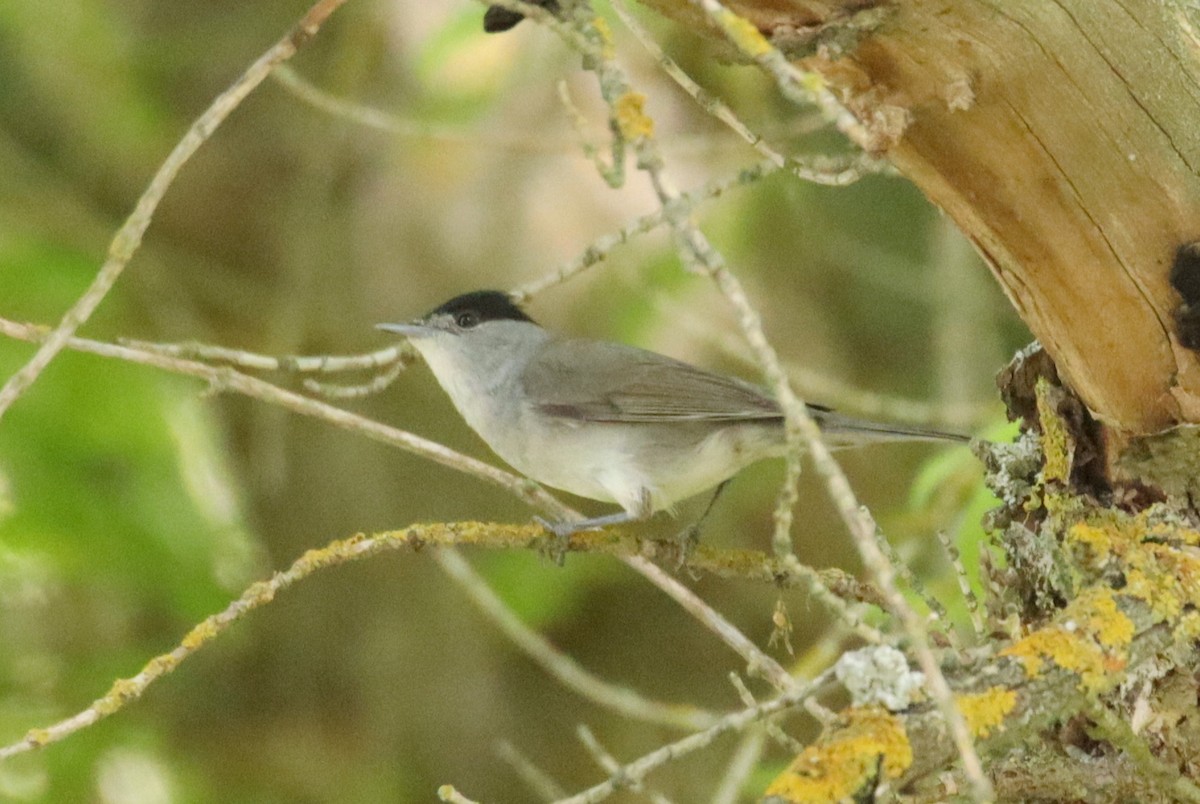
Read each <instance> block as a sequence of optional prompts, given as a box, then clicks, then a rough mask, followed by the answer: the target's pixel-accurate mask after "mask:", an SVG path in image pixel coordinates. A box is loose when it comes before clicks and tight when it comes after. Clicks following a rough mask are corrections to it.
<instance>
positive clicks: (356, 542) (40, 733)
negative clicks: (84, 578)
mask: <svg viewBox="0 0 1200 804" xmlns="http://www.w3.org/2000/svg"><path fill="white" fill-rule="evenodd" d="M538 535H539V529H538V528H536V527H534V526H525V527H513V526H510V527H506V528H505V527H497V528H492V527H491V526H489V525H484V524H480V523H460V524H453V525H447V524H434V525H413V526H411V527H409V528H408V529H406V530H404V531H389V532H386V533H380V534H376V535H373V536H364V535H362V534H358V535H356V536H352V537H350V538H349V539H343V540H341V541H336V542H333V543H332V544H330V545H328V546H327V547H324V548H320V549H315V550H309V551H308V552H306V553H305V554H304V555H303V556H301V557H300V558H299V559H297V560H296V561H295V562H294V563H293V564H292V565H291V566H290V567H288V569H286V570H284V571H282V572H276V573H275V574H274V575H272V576H271V577H270V578H269V579H268V580H266V581H259V582H257V583H254V584H251V586H250V587H249V588H247V589H246V591H245V592H243V593H242V594H241V596H240V597H238V598H237V600H234V601H233V602H232V603H230V604H229V605H228V606H227V607H226V608H225V609H224V610H223V611H221V612H220V613H218V614H214V615H212V616H210V617H208V618H207V619H205V620H204V621H203V622H201V623H200V624H199V625H197V626H196V627H195V628H193V629H192V630H191V631H190V632H189V633H188V634H187V636H185V637H184V638H183V640H182V641H181V642H180V643H179V645H177V646H176V647H175V648H174V649H173V650H171V651H169V652H168V653H164V654H162V655H160V656H156V657H154V658H153V659H151V660H150V661H149V662H147V663H146V665H145V667H143V668H142V670H141V671H140V672H138V673H137V674H136V675H134V676H132V677H131V678H123V679H118V680H117V681H116V682H114V683H113V685H112V687H111V688H110V689H109V691H108V692H107V693H105V694H104V695H103V696H101V697H100V698H97V699H96V700H95V701H93V702H92V704H91V705H90V706H88V707H87V708H86V709H84V710H83V711H81V712H79V713H78V714H76V715H73V716H72V717H69V718H67V719H65V720H61V721H59V722H58V723H55V724H54V725H52V726H49V727H46V728H40V729H32V730H30V731H29V733H28V734H26V735H25V737H24V739H22V740H20V741H18V742H16V743H13V744H12V745H8V746H5V747H3V748H0V761H2V760H5V759H7V758H9V757H11V756H14V755H16V754H21V753H25V752H27V751H31V750H33V749H35V748H41V747H42V746H45V745H48V744H50V743H54V742H58V741H59V740H62V739H63V738H65V737H68V736H70V735H71V734H74V733H75V732H77V731H79V730H80V729H83V728H85V727H87V726H90V725H92V724H93V723H95V722H97V721H98V720H101V719H102V718H105V717H107V716H108V715H111V714H113V713H114V712H116V711H118V710H119V709H121V708H123V707H124V706H125V705H127V704H129V703H131V702H133V701H136V700H138V699H139V698H141V696H142V694H143V693H144V692H145V691H146V689H147V688H148V687H149V686H150V685H151V684H153V683H154V682H155V681H157V680H158V679H159V678H161V677H162V676H164V675H166V674H167V673H170V672H171V671H172V670H174V669H175V668H176V667H178V666H179V663H180V662H182V661H183V660H184V659H186V658H188V657H189V656H191V655H192V654H193V653H195V652H196V651H198V650H200V649H201V648H203V647H204V646H205V645H207V644H208V643H210V642H211V641H213V640H214V639H216V638H217V637H218V636H220V635H221V634H222V633H224V632H225V631H226V630H227V629H228V628H229V627H230V626H231V625H233V624H234V623H235V622H237V621H238V620H240V619H241V618H243V617H245V616H246V615H247V614H249V613H250V612H251V611H254V610H255V609H257V608H259V607H261V606H265V605H266V604H268V603H270V602H271V601H272V600H273V599H274V598H275V596H276V595H277V594H279V593H280V592H282V591H284V590H285V589H287V588H289V587H291V586H292V585H293V584H295V583H297V582H299V581H301V580H303V579H304V578H307V577H308V576H309V575H312V574H313V573H314V572H317V571H319V570H323V569H326V568H328V567H334V566H338V565H341V564H345V563H348V562H350V561H357V560H359V559H362V558H366V557H368V556H372V555H375V554H377V553H382V552H386V551H391V550H399V549H409V550H417V549H420V548H422V547H425V546H427V545H439V544H440V545H453V544H470V543H489V544H492V545H494V546H499V545H506V546H508V547H525V546H527V545H528V544H529V543H530V541H532V540H534V539H536V538H537V536H538Z"/></svg>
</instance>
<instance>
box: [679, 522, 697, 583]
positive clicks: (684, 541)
mask: <svg viewBox="0 0 1200 804" xmlns="http://www.w3.org/2000/svg"><path fill="white" fill-rule="evenodd" d="M674 542H675V549H676V550H678V551H679V560H678V561H676V562H675V571H676V572H679V571H680V570H681V569H683V568H684V567H686V566H687V563H688V560H689V559H691V557H692V553H694V552H695V551H696V548H697V547H698V546H699V545H700V523H699V522H693V523H692V524H690V525H688V526H687V527H686V528H684V529H683V530H681V531H679V533H677V534H675V539H674Z"/></svg>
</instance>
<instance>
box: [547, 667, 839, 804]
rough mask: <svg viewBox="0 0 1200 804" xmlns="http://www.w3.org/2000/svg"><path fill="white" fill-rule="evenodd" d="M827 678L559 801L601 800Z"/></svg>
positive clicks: (790, 702) (785, 705)
mask: <svg viewBox="0 0 1200 804" xmlns="http://www.w3.org/2000/svg"><path fill="white" fill-rule="evenodd" d="M825 679H826V674H824V673H823V674H821V675H820V676H818V677H817V678H815V679H813V680H812V681H810V682H808V683H807V684H804V685H803V686H797V687H795V688H794V689H793V690H792V691H791V692H787V693H785V694H783V695H780V696H779V697H777V698H773V699H771V700H769V701H767V702H765V703H762V704H759V705H758V706H754V707H750V708H747V709H743V710H741V711H739V712H734V713H733V714H731V715H727V716H726V717H724V718H722V719H721V721H720V722H719V723H717V724H715V725H713V726H711V727H710V728H708V729H705V730H704V731H702V732H699V733H697V734H693V735H690V736H688V737H684V738H683V739H682V740H676V741H675V742H673V743H670V744H669V745H665V746H663V747H661V748H658V749H656V750H654V751H651V752H650V753H649V754H646V755H645V756H643V757H641V758H640V759H637V760H635V761H633V762H630V763H628V764H627V765H623V766H621V768H620V770H619V772H618V773H616V774H614V775H613V776H611V777H609V778H608V779H607V780H605V781H603V782H601V783H600V784H598V785H595V786H594V787H590V788H588V789H587V790H584V791H583V792H581V793H577V794H576V795H573V796H570V797H569V798H564V799H560V800H559V801H558V802H557V804H595V803H596V802H598V801H602V800H604V799H605V798H607V797H608V796H611V795H612V794H613V793H614V792H616V791H617V790H618V789H619V788H620V787H621V786H622V785H628V784H629V783H630V782H631V781H640V780H641V779H643V778H645V776H646V775H647V774H649V773H650V772H651V771H653V770H655V769H657V768H659V767H662V766H663V765H665V764H666V763H668V762H670V761H672V760H674V759H677V758H679V757H681V756H683V755H685V754H690V753H692V752H693V751H698V750H699V749H701V748H704V747H706V746H709V745H712V743H713V742H714V741H715V740H716V739H717V738H718V737H720V736H722V735H723V734H728V733H729V732H736V731H743V730H745V729H746V727H747V726H750V725H751V724H753V723H757V722H758V721H760V720H762V719H763V718H767V717H770V716H771V715H774V714H777V713H779V712H783V711H785V710H787V709H790V708H791V707H793V706H795V705H796V704H797V703H799V702H800V701H801V700H803V699H804V698H805V697H806V696H808V695H809V694H810V693H811V692H812V690H813V689H816V688H817V687H819V686H820V685H821V684H824V683H825Z"/></svg>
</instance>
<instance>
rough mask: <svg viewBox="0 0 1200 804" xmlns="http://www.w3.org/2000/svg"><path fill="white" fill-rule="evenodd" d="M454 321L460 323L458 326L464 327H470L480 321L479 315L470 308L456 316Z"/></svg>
mask: <svg viewBox="0 0 1200 804" xmlns="http://www.w3.org/2000/svg"><path fill="white" fill-rule="evenodd" d="M454 323H455V324H458V326H459V327H460V328H462V329H470V328H471V327H473V326H475V325H476V324H478V323H479V316H477V315H476V314H475V313H473V312H471V311H470V310H468V311H466V312H464V313H459V314H458V315H457V316H455V317H454Z"/></svg>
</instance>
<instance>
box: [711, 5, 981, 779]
mask: <svg viewBox="0 0 1200 804" xmlns="http://www.w3.org/2000/svg"><path fill="white" fill-rule="evenodd" d="M692 2H693V4H694V5H697V6H698V7H699V8H700V9H701V10H703V11H704V12H705V14H706V16H707V17H708V18H709V19H710V20H711V21H712V22H714V23H715V24H716V25H717V26H718V27H719V28H720V29H721V30H722V31H723V32H724V33H725V35H726V37H727V38H728V39H729V41H730V42H731V43H733V44H734V45H735V46H736V47H738V48H739V49H741V50H742V52H743V53H745V54H746V55H748V56H750V57H751V58H753V59H754V60H755V61H756V62H757V63H758V64H759V65H760V66H762V67H763V68H764V69H766V70H767V71H768V72H770V73H771V74H772V75H773V76H774V77H775V79H776V83H777V85H778V86H779V87H780V89H781V91H783V93H784V95H785V96H786V97H788V98H789V99H790V100H794V101H798V102H811V101H815V102H816V103H817V105H818V106H819V107H821V108H822V109H823V110H824V111H825V112H826V113H827V114H828V115H829V116H830V118H831V119H832V120H834V121H835V122H836V123H837V125H838V127H839V128H840V129H841V130H842V131H843V132H844V133H846V135H847V136H849V137H850V138H851V139H852V140H854V141H855V142H857V143H859V144H860V145H862V146H863V147H864V148H866V149H868V150H869V142H868V140H869V134H868V133H867V132H866V130H865V129H864V128H863V126H862V125H861V124H860V123H858V122H857V121H856V120H854V119H853V117H852V116H851V115H849V113H848V112H847V111H846V110H845V108H844V107H842V106H841V104H840V103H839V102H838V101H837V100H836V98H834V97H833V95H832V94H831V93H830V92H829V90H828V89H827V88H826V87H825V85H824V80H823V79H822V78H821V77H820V76H819V75H816V74H815V73H811V74H810V73H803V72H802V71H800V70H799V69H798V68H796V67H795V66H794V65H792V64H791V63H790V62H789V61H788V60H787V59H786V58H784V56H783V54H782V53H780V52H779V51H778V50H777V49H776V48H774V47H773V46H772V45H771V44H770V42H768V41H767V40H766V39H765V38H764V37H763V36H762V35H761V34H760V33H759V32H758V30H757V29H756V28H755V27H754V26H753V25H752V24H751V23H749V22H748V21H747V20H745V19H744V18H742V17H740V16H738V15H737V14H736V13H734V12H733V11H730V10H729V9H728V8H726V7H725V6H723V5H722V4H721V2H720V0H692ZM696 254H697V256H698V257H700V256H701V254H702V252H700V251H696ZM709 268H710V270H711V272H712V274H713V276H714V278H715V279H716V280H717V282H718V284H719V285H720V286H721V287H722V290H723V291H724V292H725V294H726V296H727V297H728V298H729V299H730V300H731V301H732V302H733V303H734V305H735V307H736V308H737V309H738V311H739V314H740V315H741V318H742V321H743V330H744V331H745V332H746V335H747V339H748V340H749V341H750V343H751V346H752V347H754V349H755V352H756V355H757V356H758V358H759V361H760V363H761V364H762V365H763V366H764V369H765V370H766V373H767V376H768V378H769V379H770V380H771V381H772V383H771V384H772V388H773V390H775V391H776V393H777V395H778V396H779V403H780V406H781V407H782V408H783V410H784V413H785V416H786V419H787V429H788V432H789V440H788V443H789V447H790V448H794V447H795V446H796V445H797V442H798V441H799V439H798V438H796V437H795V436H796V435H802V436H803V440H804V441H805V442H807V446H808V450H809V452H810V454H811V455H812V457H813V462H814V464H815V465H816V467H817V471H818V473H819V474H820V475H821V476H822V478H823V479H824V480H825V484H826V486H827V488H828V489H829V493H830V496H831V498H832V499H833V502H834V505H835V506H836V507H837V509H838V513H839V514H840V515H841V518H842V520H843V521H844V522H845V523H846V526H847V529H848V530H849V531H850V535H851V536H852V537H853V539H854V543H855V546H856V547H857V548H858V552H859V555H860V556H861V557H862V560H863V563H864V564H865V565H866V567H867V570H868V571H869V572H870V573H871V577H872V579H873V580H874V581H875V583H876V584H877V585H878V586H879V589H880V591H881V592H883V594H884V596H885V597H886V599H887V601H888V609H889V610H890V611H891V612H892V613H893V614H894V615H895V616H896V617H898V618H899V620H900V622H901V625H902V626H903V628H904V631H905V633H907V634H908V636H909V639H910V640H911V642H912V650H913V653H914V654H915V655H916V659H917V662H918V664H920V666H921V669H922V670H923V671H924V673H925V678H926V680H927V683H928V685H929V690H930V693H931V694H932V696H933V699H934V701H935V702H936V703H937V705H938V709H939V710H940V711H941V713H942V716H943V717H944V718H945V719H946V722H947V724H948V725H949V727H950V734H951V737H952V738H953V741H954V744H955V747H956V748H957V749H958V753H959V756H960V757H961V758H962V761H963V770H964V771H965V773H966V775H967V779H968V780H969V781H970V783H971V792H972V796H973V798H975V800H977V801H990V800H992V799H993V798H994V793H993V791H992V786H991V783H990V782H989V781H988V779H987V777H986V776H985V775H984V773H983V764H982V762H981V761H980V759H979V754H978V752H977V751H976V750H975V743H974V740H973V739H972V737H971V732H970V730H969V729H968V727H967V722H966V719H965V718H964V717H963V715H962V713H961V712H960V711H959V710H958V707H957V706H956V705H955V703H954V697H953V695H952V693H951V691H950V685H949V684H948V683H947V681H946V677H945V676H944V675H943V674H942V670H941V667H940V666H939V664H938V661H937V658H936V657H935V656H934V654H933V651H932V650H931V649H930V646H929V637H928V634H927V632H926V630H925V626H924V623H923V622H922V621H921V618H920V617H919V616H918V615H917V613H916V612H915V611H913V609H912V607H911V606H909V605H908V601H907V600H905V599H904V595H903V594H902V593H901V592H900V590H899V588H898V587H897V585H896V582H895V578H896V569H895V567H894V566H893V565H892V564H891V562H889V561H888V559H887V557H886V556H885V555H884V554H883V552H882V551H881V550H880V549H879V545H878V544H877V543H876V525H875V520H874V518H873V517H872V516H871V514H870V512H869V511H867V509H866V508H865V507H863V506H860V505H859V504H858V502H857V499H856V497H855V495H854V491H853V489H852V488H851V487H850V483H849V481H848V480H847V479H846V476H845V473H844V472H843V471H842V468H841V466H839V465H838V463H837V461H836V460H834V458H833V455H832V454H831V453H830V451H829V448H828V447H827V446H826V445H825V443H824V441H823V440H822V438H821V434H820V430H819V428H818V427H817V425H816V423H815V422H814V421H813V420H812V418H811V417H810V416H808V415H807V412H806V411H805V410H804V406H803V405H802V404H801V403H800V402H799V400H798V399H797V398H796V397H795V395H794V394H793V393H792V391H791V388H790V387H789V385H788V383H787V379H786V376H785V375H784V373H783V370H782V367H781V366H780V365H779V361H778V358H777V356H776V355H775V352H774V350H773V349H772V348H771V347H770V345H769V344H768V343H767V340H766V338H765V336H763V334H762V328H761V325H760V322H759V319H758V315H757V314H756V313H755V311H754V309H753V308H752V307H751V305H750V304H749V302H748V300H747V299H746V295H745V292H744V291H743V290H742V288H741V286H740V283H738V282H737V280H736V278H735V277H733V275H732V274H731V273H730V272H729V271H728V270H723V268H724V266H723V263H709ZM782 510H783V504H782V500H781V504H780V506H779V508H778V509H777V513H781V512H782ZM777 532H778V531H777Z"/></svg>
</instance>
